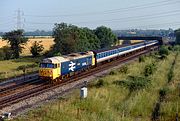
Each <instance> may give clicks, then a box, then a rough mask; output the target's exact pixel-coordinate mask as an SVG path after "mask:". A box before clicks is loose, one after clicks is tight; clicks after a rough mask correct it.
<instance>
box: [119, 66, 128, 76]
mask: <svg viewBox="0 0 180 121" xmlns="http://www.w3.org/2000/svg"><path fill="white" fill-rule="evenodd" d="M119 72H120V73H124V74H126V73H127V72H128V67H127V66H126V65H125V66H122V67H121V68H120V69H119Z"/></svg>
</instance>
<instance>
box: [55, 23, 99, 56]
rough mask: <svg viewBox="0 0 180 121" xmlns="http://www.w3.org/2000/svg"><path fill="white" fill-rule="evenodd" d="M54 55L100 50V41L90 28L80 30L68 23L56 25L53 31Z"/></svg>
mask: <svg viewBox="0 0 180 121" xmlns="http://www.w3.org/2000/svg"><path fill="white" fill-rule="evenodd" d="M53 37H54V38H55V39H54V42H55V44H54V46H53V51H54V54H56V53H59V52H60V53H61V54H69V53H73V52H82V51H88V50H93V49H98V48H100V41H99V39H98V38H97V36H96V35H95V34H94V32H93V31H92V30H90V29H88V28H79V27H77V26H74V25H67V24H66V23H61V24H55V27H54V29H53Z"/></svg>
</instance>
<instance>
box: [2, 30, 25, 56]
mask: <svg viewBox="0 0 180 121" xmlns="http://www.w3.org/2000/svg"><path fill="white" fill-rule="evenodd" d="M3 39H4V40H7V41H8V43H9V44H10V48H11V50H12V53H13V58H19V54H20V53H21V52H22V48H23V47H22V46H21V45H22V44H24V43H26V42H27V41H28V39H27V38H25V37H24V36H23V30H14V31H11V32H7V33H5V34H4V35H3Z"/></svg>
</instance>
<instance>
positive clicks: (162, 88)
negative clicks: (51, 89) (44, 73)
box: [15, 50, 180, 121]
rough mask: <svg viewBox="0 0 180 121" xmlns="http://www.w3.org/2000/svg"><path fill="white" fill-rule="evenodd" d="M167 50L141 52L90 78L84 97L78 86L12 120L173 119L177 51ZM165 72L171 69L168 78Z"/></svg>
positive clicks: (179, 97)
mask: <svg viewBox="0 0 180 121" xmlns="http://www.w3.org/2000/svg"><path fill="white" fill-rule="evenodd" d="M168 52H169V54H168V55H167V57H166V58H164V59H161V58H160V55H159V53H156V54H154V55H153V56H151V55H150V56H144V57H143V58H144V61H141V62H139V61H135V62H133V63H131V64H128V65H125V66H122V68H119V69H116V70H112V71H111V72H110V74H109V75H106V76H105V77H101V78H99V79H96V80H94V81H92V83H90V85H89V86H88V97H87V98H86V99H80V98H79V90H75V91H74V93H73V94H72V95H69V96H64V97H61V98H59V100H58V101H55V102H52V103H50V104H47V105H45V106H41V107H39V108H37V109H35V110H32V111H29V112H28V114H27V116H22V117H18V118H17V119H15V120H16V121H24V120H27V121H46V120H52V121H57V120H58V121H79V120H82V121H136V120H137V121H138V120H140V121H153V120H164V121H173V120H174V121H175V119H176V118H178V117H177V116H179V115H180V113H179V111H180V68H179V66H180V55H179V52H178V51H175V50H171V51H169V50H168ZM147 65H148V66H147ZM150 65H151V66H153V67H151V66H150ZM154 66H155V67H154ZM147 67H148V70H151V69H152V71H153V72H152V73H149V72H151V71H147V73H149V74H148V76H146V75H145V72H146V71H145V70H146V68H147ZM149 68H150V69H149ZM154 68H155V69H154ZM170 70H172V71H171V72H170ZM169 73H173V76H172V78H171V79H170V80H171V81H169V77H168V74H169Z"/></svg>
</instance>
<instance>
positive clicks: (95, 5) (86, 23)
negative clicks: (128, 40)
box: [0, 0, 180, 31]
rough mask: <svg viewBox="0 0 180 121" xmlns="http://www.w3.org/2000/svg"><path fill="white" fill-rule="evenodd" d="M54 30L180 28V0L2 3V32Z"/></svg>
mask: <svg viewBox="0 0 180 121" xmlns="http://www.w3.org/2000/svg"><path fill="white" fill-rule="evenodd" d="M18 9H20V17H21V18H20V19H19V20H21V22H20V24H19V25H21V26H22V28H23V29H25V31H33V30H36V29H39V30H52V28H53V27H54V23H61V22H65V23H69V24H74V25H77V26H80V27H89V28H91V29H94V28H96V27H97V26H101V25H104V26H107V27H110V28H111V29H113V30H117V29H131V28H134V29H136V28H137V29H168V28H173V29H176V28H180V0H0V31H9V30H13V29H16V27H17V14H18Z"/></svg>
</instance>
